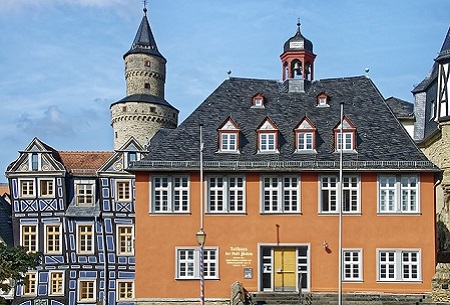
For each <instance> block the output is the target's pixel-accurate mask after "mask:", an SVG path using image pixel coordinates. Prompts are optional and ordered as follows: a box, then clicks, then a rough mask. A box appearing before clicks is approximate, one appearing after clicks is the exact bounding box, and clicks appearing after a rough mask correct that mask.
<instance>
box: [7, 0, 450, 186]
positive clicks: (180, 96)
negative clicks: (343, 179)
mask: <svg viewBox="0 0 450 305" xmlns="http://www.w3.org/2000/svg"><path fill="white" fill-rule="evenodd" d="M148 10H149V12H148V16H149V20H150V24H151V27H152V30H153V34H154V36H155V39H156V42H157V44H158V48H159V50H160V52H161V53H162V54H163V55H164V56H165V57H166V59H167V60H168V64H167V81H166V99H167V100H168V101H169V102H170V103H171V104H172V105H173V106H175V107H176V108H178V109H179V110H180V119H181V120H180V122H181V121H182V120H183V119H184V118H186V117H187V116H188V115H189V114H190V113H191V112H192V111H193V110H194V109H195V108H196V106H197V105H198V104H200V103H201V102H202V101H203V100H204V99H205V98H206V97H207V96H208V95H209V94H210V93H211V92H212V91H213V90H214V89H215V88H216V87H217V86H218V85H219V84H220V83H221V82H222V81H223V80H224V79H226V78H227V77H228V76H227V71H228V70H231V71H232V76H235V77H249V78H265V79H280V78H281V63H280V59H279V55H280V54H281V52H282V48H283V44H284V42H285V41H286V40H287V39H289V38H290V37H291V36H293V35H294V34H295V31H296V23H297V19H298V18H300V20H301V23H302V27H301V29H302V33H303V35H304V36H305V37H306V38H308V39H309V40H311V41H312V42H313V44H314V52H315V53H316V54H317V58H316V61H315V79H323V78H331V77H346V76H355V75H363V74H364V73H365V72H364V69H365V68H366V67H367V68H370V73H369V74H370V77H371V78H372V79H373V81H374V82H375V84H376V85H377V86H378V88H379V89H380V91H381V93H382V94H383V96H384V97H386V98H387V97H390V96H396V97H399V98H402V99H404V100H407V101H411V102H412V101H413V97H412V94H411V90H412V89H413V87H414V85H416V84H418V83H419V82H420V81H421V80H422V79H423V78H424V77H425V76H426V74H427V73H428V71H429V70H430V68H431V66H432V64H433V59H434V58H435V57H436V55H437V53H438V51H439V50H440V48H441V46H442V43H443V40H444V37H445V35H446V33H447V30H448V27H449V25H450V19H449V15H448V12H449V11H450V1H448V0H428V1H422V0H396V1H392V0H377V1H373V0H360V1H350V0H342V1H336V0H324V1H301V0H226V1H225V0H195V1H186V0H150V1H149V4H148ZM141 18H142V1H140V0H20V1H17V0H2V4H1V5H0V33H1V35H0V46H1V47H0V71H1V73H0V105H1V108H0V109H1V124H2V128H1V129H0V143H2V149H1V150H0V168H1V169H2V172H4V170H5V169H6V167H7V165H8V164H9V163H11V162H12V161H14V160H15V159H16V158H17V157H18V151H20V150H23V149H24V148H26V146H27V145H28V143H29V142H30V141H31V140H32V139H33V138H34V137H37V138H39V139H41V140H42V141H44V142H45V143H47V144H48V145H50V146H52V147H54V148H56V149H58V150H77V151H84V150H89V151H92V150H94V151H97V150H100V151H105V150H106V151H109V150H112V149H113V132H112V128H111V126H110V114H109V105H110V104H111V103H112V102H114V101H117V100H119V99H121V98H123V97H124V96H125V80H124V74H123V73H124V64H123V59H122V56H123V54H124V53H125V52H126V51H128V49H129V48H130V45H131V42H132V41H133V38H134V35H135V33H136V30H137V27H138V25H139V22H140V20H141ZM5 181H6V178H5V177H4V175H1V177H0V182H5Z"/></svg>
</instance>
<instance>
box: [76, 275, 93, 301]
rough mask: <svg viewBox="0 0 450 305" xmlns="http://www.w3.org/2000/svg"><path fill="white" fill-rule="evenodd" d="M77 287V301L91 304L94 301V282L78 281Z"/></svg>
mask: <svg viewBox="0 0 450 305" xmlns="http://www.w3.org/2000/svg"><path fill="white" fill-rule="evenodd" d="M78 283H79V285H78V301H80V302H92V301H95V300H96V298H95V281H94V280H80V281H79V282H78Z"/></svg>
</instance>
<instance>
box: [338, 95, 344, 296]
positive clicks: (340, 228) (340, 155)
mask: <svg viewBox="0 0 450 305" xmlns="http://www.w3.org/2000/svg"><path fill="white" fill-rule="evenodd" d="M343 125H344V103H343V102H341V123H340V130H339V133H340V138H341V147H340V150H339V245H338V248H339V263H338V264H339V266H338V277H339V280H338V283H339V285H338V304H339V305H342V206H343V197H344V196H343V190H342V189H343V188H342V182H343V178H344V175H343V164H342V163H343V150H344V132H343V129H344V128H343Z"/></svg>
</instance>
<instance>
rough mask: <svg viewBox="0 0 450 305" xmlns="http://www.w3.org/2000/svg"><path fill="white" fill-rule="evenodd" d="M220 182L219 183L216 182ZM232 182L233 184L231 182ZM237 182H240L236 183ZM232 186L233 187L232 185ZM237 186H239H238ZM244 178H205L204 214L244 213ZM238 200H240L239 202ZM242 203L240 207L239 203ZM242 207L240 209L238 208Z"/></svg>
mask: <svg viewBox="0 0 450 305" xmlns="http://www.w3.org/2000/svg"><path fill="white" fill-rule="evenodd" d="M213 180H214V181H213ZM219 180H220V181H221V182H220V183H219V182H218V181H219ZM233 180H234V182H233ZM238 180H241V181H239V182H238ZM232 184H234V185H232ZM239 184H241V185H240V186H239ZM245 187H246V183H245V176H244V175H239V176H238V175H232V176H215V175H214V176H213V175H211V176H207V177H206V212H207V213H233V214H235V213H245V212H246V193H245ZM239 198H242V199H241V200H239ZM240 201H242V204H241V205H240V204H239V202H240ZM240 206H242V208H239V207H240Z"/></svg>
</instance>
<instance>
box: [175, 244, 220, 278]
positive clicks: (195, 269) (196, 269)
mask: <svg viewBox="0 0 450 305" xmlns="http://www.w3.org/2000/svg"><path fill="white" fill-rule="evenodd" d="M183 250H184V251H193V257H192V259H190V260H186V262H187V263H188V262H189V261H190V262H191V263H192V266H191V267H192V270H190V271H191V272H192V274H193V275H185V276H180V272H181V270H180V269H181V268H180V259H179V255H180V251H183ZM199 251H200V248H199V247H189V246H187V247H175V279H176V280H192V279H199V278H200V277H199V269H200V268H199V263H200V257H199ZM203 251H204V254H206V252H207V251H213V252H214V253H215V259H214V260H213V261H212V262H213V263H214V264H215V275H214V276H209V275H208V274H207V273H208V268H205V269H204V278H205V280H217V279H219V263H220V259H219V247H204V248H203ZM207 263H208V259H205V260H204V264H205V265H206V264H207Z"/></svg>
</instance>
